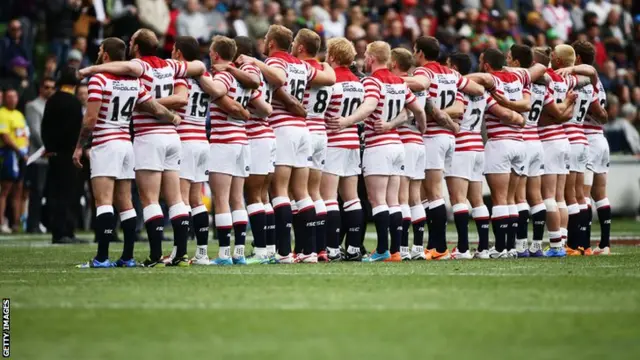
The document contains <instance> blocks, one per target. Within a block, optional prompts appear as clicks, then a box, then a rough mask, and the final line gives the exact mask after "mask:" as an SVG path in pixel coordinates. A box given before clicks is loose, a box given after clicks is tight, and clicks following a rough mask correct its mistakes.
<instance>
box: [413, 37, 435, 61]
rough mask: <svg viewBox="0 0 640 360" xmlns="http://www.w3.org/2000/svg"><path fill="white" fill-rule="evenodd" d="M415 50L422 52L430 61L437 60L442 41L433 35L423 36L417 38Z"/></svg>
mask: <svg viewBox="0 0 640 360" xmlns="http://www.w3.org/2000/svg"><path fill="white" fill-rule="evenodd" d="M415 51H416V53H419V52H422V54H423V55H424V58H425V59H427V60H428V61H436V60H438V57H439V56H440V42H439V41H438V39H436V38H434V37H432V36H421V37H419V38H418V40H416V44H415Z"/></svg>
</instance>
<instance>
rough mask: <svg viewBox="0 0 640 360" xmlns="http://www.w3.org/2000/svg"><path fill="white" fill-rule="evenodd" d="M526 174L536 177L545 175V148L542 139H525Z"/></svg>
mask: <svg viewBox="0 0 640 360" xmlns="http://www.w3.org/2000/svg"><path fill="white" fill-rule="evenodd" d="M524 147H525V152H524V155H525V160H524V175H526V176H528V177H536V176H542V175H544V150H543V149H542V142H540V141H525V142H524Z"/></svg>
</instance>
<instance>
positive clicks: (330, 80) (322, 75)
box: [309, 63, 336, 86]
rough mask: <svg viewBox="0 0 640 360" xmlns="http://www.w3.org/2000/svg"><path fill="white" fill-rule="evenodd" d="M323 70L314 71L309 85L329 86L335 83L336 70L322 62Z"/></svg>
mask: <svg viewBox="0 0 640 360" xmlns="http://www.w3.org/2000/svg"><path fill="white" fill-rule="evenodd" d="M322 67H323V70H322V71H316V76H315V77H314V78H313V80H311V82H310V83H309V85H311V86H331V85H333V84H335V83H336V72H335V71H334V70H333V68H332V67H331V66H330V65H329V64H327V63H322Z"/></svg>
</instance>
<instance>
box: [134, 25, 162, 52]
mask: <svg viewBox="0 0 640 360" xmlns="http://www.w3.org/2000/svg"><path fill="white" fill-rule="evenodd" d="M133 45H137V46H138V52H139V53H140V55H141V56H153V55H155V54H156V52H157V51H158V37H157V36H156V34H155V33H154V32H153V31H151V30H149V29H140V30H138V31H137V32H136V33H135V34H134V41H133Z"/></svg>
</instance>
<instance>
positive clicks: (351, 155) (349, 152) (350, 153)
mask: <svg viewBox="0 0 640 360" xmlns="http://www.w3.org/2000/svg"><path fill="white" fill-rule="evenodd" d="M361 166H362V165H361V162H360V149H343V148H339V147H329V148H327V160H326V161H325V164H324V169H322V171H323V172H325V173H328V174H333V175H337V176H340V177H347V176H358V175H360V174H361V173H362V169H361Z"/></svg>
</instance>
